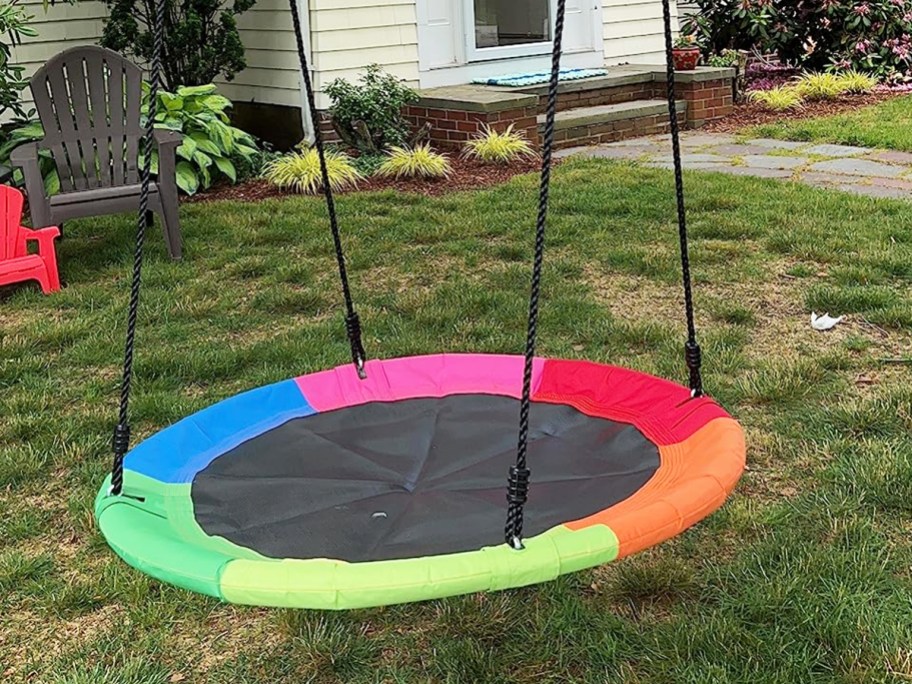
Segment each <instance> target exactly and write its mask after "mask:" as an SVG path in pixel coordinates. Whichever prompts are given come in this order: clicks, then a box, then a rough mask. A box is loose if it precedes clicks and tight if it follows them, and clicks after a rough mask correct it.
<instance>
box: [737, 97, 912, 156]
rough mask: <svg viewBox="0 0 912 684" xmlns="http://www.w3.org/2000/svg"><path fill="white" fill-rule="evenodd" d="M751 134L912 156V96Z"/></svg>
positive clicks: (755, 129)
mask: <svg viewBox="0 0 912 684" xmlns="http://www.w3.org/2000/svg"><path fill="white" fill-rule="evenodd" d="M747 133H748V135H750V136H751V137H760V138H778V139H782V140H797V141H800V142H821V143H837V144H842V145H859V146H861V147H879V148H883V149H888V150H900V151H905V152H912V96H903V97H896V98H892V99H890V100H886V101H884V102H881V103H880V104H876V105H873V106H870V107H863V108H861V109H858V110H856V111H854V112H849V113H847V114H836V115H834V116H824V117H820V118H816V119H803V120H797V121H783V122H781V123H770V124H762V125H759V126H753V127H751V128H749V129H748V130H747Z"/></svg>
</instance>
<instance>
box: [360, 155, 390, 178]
mask: <svg viewBox="0 0 912 684" xmlns="http://www.w3.org/2000/svg"><path fill="white" fill-rule="evenodd" d="M385 161H386V155H385V154H360V155H358V156H357V157H355V158H354V159H352V163H353V164H354V165H355V168H356V169H358V173H360V174H361V175H362V176H364V177H370V176H373V175H374V174H376V173H377V171H379V170H380V167H381V166H383V162H385Z"/></svg>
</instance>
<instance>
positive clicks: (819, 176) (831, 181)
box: [798, 171, 846, 187]
mask: <svg viewBox="0 0 912 684" xmlns="http://www.w3.org/2000/svg"><path fill="white" fill-rule="evenodd" d="M798 180H800V181H801V182H802V183H806V184H808V185H813V186H815V187H827V186H832V185H842V184H843V183H845V182H846V177H845V176H837V175H836V174H833V173H819V172H816V171H810V172H808V173H804V174H801V175H800V176H798Z"/></svg>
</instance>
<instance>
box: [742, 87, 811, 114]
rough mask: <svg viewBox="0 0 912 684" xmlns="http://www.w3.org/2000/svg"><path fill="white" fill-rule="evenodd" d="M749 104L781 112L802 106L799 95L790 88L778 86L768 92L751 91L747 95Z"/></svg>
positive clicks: (795, 90)
mask: <svg viewBox="0 0 912 684" xmlns="http://www.w3.org/2000/svg"><path fill="white" fill-rule="evenodd" d="M748 97H749V98H750V100H751V102H757V103H758V104H761V105H763V106H764V107H766V108H767V109H772V110H773V111H775V112H783V111H786V110H789V109H798V108H799V107H801V106H802V103H803V100H802V98H801V93H800V92H798V90H797V89H795V88H794V87H792V86H780V87H778V88H771V89H770V90H753V91H751V92H750V93H748Z"/></svg>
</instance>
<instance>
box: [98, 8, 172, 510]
mask: <svg viewBox="0 0 912 684" xmlns="http://www.w3.org/2000/svg"><path fill="white" fill-rule="evenodd" d="M164 25H165V0H156V2H155V19H154V21H153V22H152V60H151V63H150V64H149V72H150V73H149V111H148V113H147V120H146V129H145V132H144V133H143V140H142V153H143V158H142V165H141V168H140V180H141V183H142V187H141V188H140V193H139V211H138V212H137V217H136V246H135V249H134V252H133V278H132V281H131V284H130V311H129V314H128V316H127V340H126V345H125V349H124V363H123V377H122V379H121V383H120V410H119V414H118V419H117V425H116V427H115V428H114V438H113V441H112V447H113V450H114V465H113V467H112V469H111V494H113V495H114V496H119V495H120V494H121V492H122V491H123V462H124V456H126V454H127V451H129V450H130V420H129V409H130V388H131V386H132V384H133V352H134V347H135V344H136V317H137V314H138V311H139V291H140V284H141V282H142V266H143V246H144V244H145V240H146V229H147V228H148V227H149V224H150V215H149V189H150V187H151V185H152V154H153V152H154V151H155V115H156V113H157V111H158V90H159V86H160V84H161V56H162V49H163V47H164Z"/></svg>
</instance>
